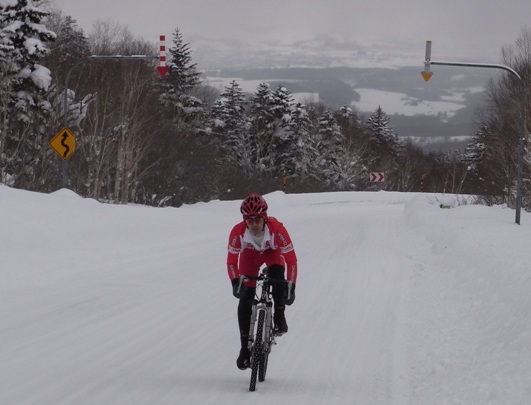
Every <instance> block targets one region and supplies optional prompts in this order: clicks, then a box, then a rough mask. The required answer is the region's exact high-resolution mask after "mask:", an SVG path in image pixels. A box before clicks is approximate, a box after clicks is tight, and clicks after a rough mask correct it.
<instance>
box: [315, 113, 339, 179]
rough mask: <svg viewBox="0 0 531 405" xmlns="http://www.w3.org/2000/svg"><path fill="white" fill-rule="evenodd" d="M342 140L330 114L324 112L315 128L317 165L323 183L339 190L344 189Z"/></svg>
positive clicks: (334, 120) (337, 126) (335, 122)
mask: <svg viewBox="0 0 531 405" xmlns="http://www.w3.org/2000/svg"><path fill="white" fill-rule="evenodd" d="M344 140H345V138H344V136H343V134H342V133H341V130H340V128H339V125H338V124H337V121H336V119H335V118H334V116H333V114H332V112H331V111H330V110H326V111H325V112H324V113H323V114H322V115H321V116H320V117H319V124H318V127H317V134H316V143H317V150H318V153H319V156H318V158H317V163H318V166H319V167H320V170H321V175H322V179H323V181H324V182H325V183H327V184H330V185H333V186H334V187H337V188H339V189H344V187H345V177H344V168H343V167H342V162H343V161H344V159H345V156H344V155H345V148H344V146H343V142H344Z"/></svg>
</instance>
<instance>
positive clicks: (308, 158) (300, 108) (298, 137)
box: [282, 103, 319, 181]
mask: <svg viewBox="0 0 531 405" xmlns="http://www.w3.org/2000/svg"><path fill="white" fill-rule="evenodd" d="M290 124H291V125H290V126H291V132H292V134H293V135H292V137H293V145H292V149H291V150H292V154H293V158H292V159H290V160H288V161H286V162H285V163H284V166H283V167H282V169H283V170H284V171H285V172H286V174H287V175H288V176H291V177H294V178H296V179H298V180H299V181H307V180H315V179H318V178H319V177H318V176H317V174H316V173H317V170H316V161H317V156H318V151H317V148H316V144H315V141H314V139H313V137H312V132H313V123H312V121H311V119H310V116H309V114H308V110H307V109H306V106H305V105H304V104H301V103H296V104H295V106H294V107H293V111H292V113H291V122H290Z"/></svg>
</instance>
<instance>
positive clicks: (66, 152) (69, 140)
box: [48, 127, 76, 160]
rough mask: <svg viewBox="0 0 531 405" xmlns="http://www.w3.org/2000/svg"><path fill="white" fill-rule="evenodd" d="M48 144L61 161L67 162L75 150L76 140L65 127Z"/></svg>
mask: <svg viewBox="0 0 531 405" xmlns="http://www.w3.org/2000/svg"><path fill="white" fill-rule="evenodd" d="M48 144H49V145H50V146H51V147H52V149H53V150H54V151H56V152H57V154H58V155H59V157H60V158H61V159H63V160H68V159H69V158H70V156H72V154H73V153H74V150H75V149H76V138H75V137H74V134H73V133H72V131H70V129H68V128H66V127H65V128H63V129H61V130H60V131H59V132H58V133H57V135H55V136H54V137H53V138H52V140H51V141H50V142H48Z"/></svg>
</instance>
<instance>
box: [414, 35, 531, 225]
mask: <svg viewBox="0 0 531 405" xmlns="http://www.w3.org/2000/svg"><path fill="white" fill-rule="evenodd" d="M431 65H441V66H461V67H477V68H492V69H502V70H505V71H507V72H509V73H511V74H512V75H514V76H515V77H516V78H517V79H518V83H519V85H520V136H519V137H518V166H517V170H516V214H515V222H516V223H517V224H518V225H520V214H521V209H522V194H523V165H524V152H525V144H526V141H527V130H526V126H527V125H526V115H525V107H526V103H527V101H526V100H527V95H526V91H525V83H524V80H523V79H522V77H521V76H520V75H519V74H518V73H517V72H516V71H515V70H514V69H513V68H510V67H509V66H505V65H499V64H489V63H464V62H440V61H433V60H431V41H426V57H425V60H424V70H423V71H422V72H421V73H422V77H423V78H424V80H425V81H428V80H430V78H431V77H432V75H433V73H432V72H431Z"/></svg>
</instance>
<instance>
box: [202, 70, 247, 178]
mask: <svg viewBox="0 0 531 405" xmlns="http://www.w3.org/2000/svg"><path fill="white" fill-rule="evenodd" d="M245 105H246V100H245V94H244V93H243V90H242V89H241V87H240V86H239V84H238V83H237V82H236V81H235V80H233V81H232V82H231V83H230V84H229V86H227V87H226V88H225V91H224V92H223V93H221V94H220V96H219V98H218V99H217V100H216V102H215V103H214V105H213V107H212V113H211V115H212V120H213V133H214V135H216V136H217V137H218V138H219V139H220V140H221V148H222V150H224V152H225V153H224V159H226V161H228V162H230V164H232V165H234V166H235V167H239V168H242V169H243V171H244V172H245V173H249V172H251V170H252V165H251V155H252V152H251V150H252V145H251V142H250V139H249V125H248V119H247V116H246V114H245V112H246V111H245Z"/></svg>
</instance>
